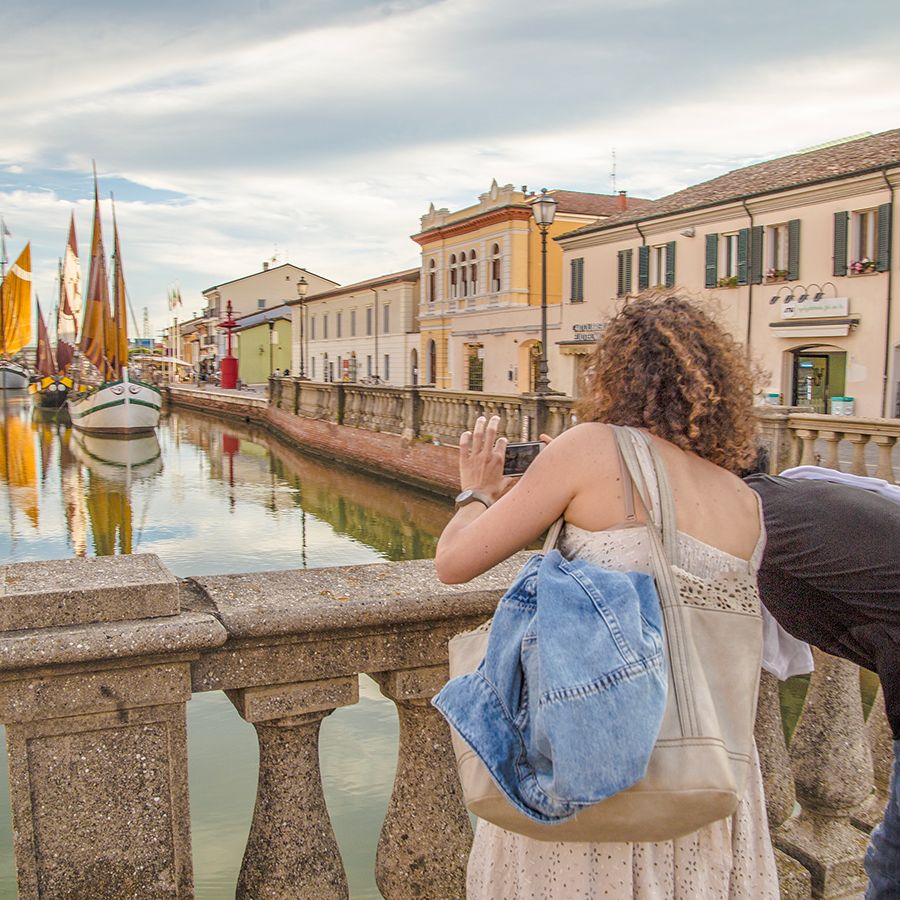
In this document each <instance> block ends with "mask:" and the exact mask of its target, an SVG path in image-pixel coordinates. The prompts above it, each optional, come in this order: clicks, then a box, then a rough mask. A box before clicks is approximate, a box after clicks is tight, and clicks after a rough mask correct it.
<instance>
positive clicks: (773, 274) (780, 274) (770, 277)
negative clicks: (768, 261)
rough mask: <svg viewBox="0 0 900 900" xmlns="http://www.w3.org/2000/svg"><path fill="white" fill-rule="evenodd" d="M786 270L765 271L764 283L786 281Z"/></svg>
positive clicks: (772, 269) (771, 269) (773, 269)
mask: <svg viewBox="0 0 900 900" xmlns="http://www.w3.org/2000/svg"><path fill="white" fill-rule="evenodd" d="M787 277H788V272H787V269H775V268H769V269H766V281H787Z"/></svg>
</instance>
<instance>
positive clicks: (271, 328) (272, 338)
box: [268, 319, 277, 378]
mask: <svg viewBox="0 0 900 900" xmlns="http://www.w3.org/2000/svg"><path fill="white" fill-rule="evenodd" d="M268 325H269V378H271V377H272V347H273V346H274V344H275V341H276V340H277V338H276V337H275V320H274V319H269V321H268Z"/></svg>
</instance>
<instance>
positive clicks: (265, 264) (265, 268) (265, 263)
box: [263, 260, 269, 272]
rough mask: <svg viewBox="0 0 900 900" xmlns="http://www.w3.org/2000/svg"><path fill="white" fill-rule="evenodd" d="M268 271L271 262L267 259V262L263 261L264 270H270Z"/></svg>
mask: <svg viewBox="0 0 900 900" xmlns="http://www.w3.org/2000/svg"><path fill="white" fill-rule="evenodd" d="M268 271H269V263H268V260H267V261H266V262H264V263H263V272H268Z"/></svg>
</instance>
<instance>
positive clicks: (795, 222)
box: [787, 219, 800, 281]
mask: <svg viewBox="0 0 900 900" xmlns="http://www.w3.org/2000/svg"><path fill="white" fill-rule="evenodd" d="M787 277H788V281H796V280H797V279H798V278H799V277H800V220H799V219H791V221H790V222H788V275H787Z"/></svg>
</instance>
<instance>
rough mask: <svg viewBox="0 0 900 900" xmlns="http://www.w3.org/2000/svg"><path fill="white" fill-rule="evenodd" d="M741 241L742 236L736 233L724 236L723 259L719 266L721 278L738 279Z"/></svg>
mask: <svg viewBox="0 0 900 900" xmlns="http://www.w3.org/2000/svg"><path fill="white" fill-rule="evenodd" d="M739 240H740V235H739V234H738V232H736V231H735V232H731V233H728V234H723V235H722V258H721V260H720V266H719V272H720V277H721V278H737V277H738V243H739Z"/></svg>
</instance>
